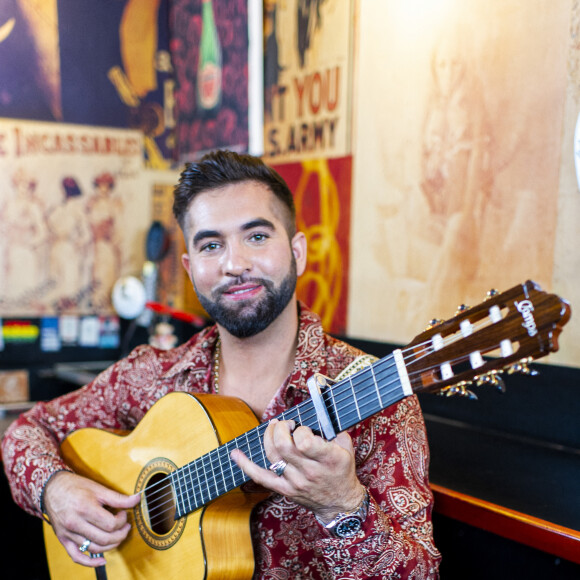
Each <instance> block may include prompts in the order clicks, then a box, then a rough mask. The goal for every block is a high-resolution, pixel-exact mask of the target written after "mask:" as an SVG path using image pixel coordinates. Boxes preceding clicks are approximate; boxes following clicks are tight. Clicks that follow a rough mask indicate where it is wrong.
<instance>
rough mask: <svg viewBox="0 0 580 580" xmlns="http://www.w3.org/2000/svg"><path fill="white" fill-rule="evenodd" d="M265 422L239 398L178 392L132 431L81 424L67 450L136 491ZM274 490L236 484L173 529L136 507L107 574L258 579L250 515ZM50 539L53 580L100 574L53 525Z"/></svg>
mask: <svg viewBox="0 0 580 580" xmlns="http://www.w3.org/2000/svg"><path fill="white" fill-rule="evenodd" d="M257 424H258V422H257V420H256V417H255V416H254V414H253V413H252V411H251V410H250V409H249V408H248V407H247V406H246V405H245V404H244V403H243V402H241V401H240V400H238V399H231V398H228V397H216V396H213V395H190V394H187V393H171V394H169V395H166V396H165V397H163V398H162V399H160V400H159V401H158V402H157V403H156V404H155V405H154V406H153V407H152V408H151V409H150V410H149V412H148V413H147V414H146V415H145V417H144V418H143V420H142V421H141V422H140V423H139V424H138V426H137V427H136V429H135V430H134V431H132V432H130V433H129V434H128V435H125V436H122V435H115V434H112V433H109V432H107V431H102V430H99V429H81V430H79V431H76V432H74V433H72V434H71V435H70V436H69V437H68V438H67V439H66V440H65V441H64V442H63V444H62V447H61V450H62V454H63V457H64V458H65V461H66V462H67V464H68V465H70V467H71V468H72V469H73V470H74V471H75V472H76V473H78V474H80V475H84V476H85V477H88V478H90V479H92V480H94V481H97V482H99V483H102V484H103V485H105V486H107V487H109V488H111V489H115V490H117V491H119V492H121V493H124V494H133V493H135V492H136V491H138V490H139V491H141V490H142V489H143V487H144V486H145V485H146V483H147V478H148V477H149V476H150V475H151V474H152V476H153V477H155V470H156V469H158V468H163V466H167V465H171V464H173V465H174V466H177V467H179V466H182V465H184V464H186V463H188V462H190V461H192V460H194V459H196V458H198V457H200V456H201V455H203V454H205V453H207V452H209V451H211V450H212V449H215V448H216V447H218V446H219V445H221V444H222V443H224V442H226V441H229V440H230V439H233V438H234V437H236V436H238V435H241V434H242V433H244V432H246V431H248V430H249V429H252V428H253V427H255V426H256V425H257ZM160 466H161V467H160ZM158 475H159V473H158ZM266 496H267V494H264V493H251V494H248V493H244V492H242V491H241V490H240V489H234V490H233V491H231V492H229V493H227V494H225V495H223V496H222V497H220V498H218V499H217V500H215V501H213V502H212V503H210V504H209V505H207V506H205V507H204V508H201V509H198V510H196V511H194V512H192V513H191V514H189V515H188V516H187V517H185V518H181V519H180V520H178V521H177V522H176V523H175V525H173V521H172V522H171V525H173V528H172V529H171V530H167V531H166V530H163V531H158V530H152V529H151V528H148V527H147V525H146V524H147V522H144V521H143V518H139V517H138V513H139V512H138V509H137V508H136V509H134V510H129V512H128V515H129V520H130V521H131V524H132V525H131V531H130V532H129V535H128V536H127V538H126V539H125V541H124V542H123V543H122V544H121V545H120V546H119V547H118V548H117V549H115V550H112V551H110V552H107V553H106V554H105V557H106V559H107V566H106V569H107V578H108V579H109V580H129V579H136V578H143V579H145V578H168V579H173V578H192V579H193V580H198V579H199V580H201V579H202V578H207V579H208V580H211V579H212V578H220V579H224V580H227V579H231V580H238V579H240V580H242V579H245V578H251V576H252V574H253V570H254V555H253V550H252V543H251V537H250V529H249V517H250V513H251V510H252V509H253V507H254V506H255V505H256V503H258V502H259V501H261V500H262V499H264V498H265V497H266ZM142 504H143V502H142ZM166 532H167V533H166ZM44 537H45V546H46V552H47V558H48V564H49V569H50V575H51V578H53V579H54V580H57V579H61V578H75V579H77V578H78V579H79V580H84V579H85V578H86V579H87V580H89V579H91V580H92V579H94V578H95V571H94V569H92V568H87V567H84V566H80V565H78V564H75V563H74V562H73V561H72V560H71V559H70V557H69V555H68V554H67V553H66V551H65V549H64V548H63V547H62V545H61V544H60V542H59V541H58V539H57V538H56V535H55V534H54V532H53V530H52V527H51V526H50V525H48V524H46V523H45V524H44Z"/></svg>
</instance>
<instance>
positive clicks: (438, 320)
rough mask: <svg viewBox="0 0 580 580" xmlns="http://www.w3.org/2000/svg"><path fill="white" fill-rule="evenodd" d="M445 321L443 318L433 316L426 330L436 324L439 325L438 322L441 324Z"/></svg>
mask: <svg viewBox="0 0 580 580" xmlns="http://www.w3.org/2000/svg"><path fill="white" fill-rule="evenodd" d="M442 322H443V320H441V319H440V318H432V319H431V320H430V321H429V323H428V324H427V327H426V328H425V330H430V329H431V328H433V327H434V326H437V325H438V324H441V323H442Z"/></svg>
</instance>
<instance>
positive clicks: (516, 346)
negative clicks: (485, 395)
mask: <svg viewBox="0 0 580 580" xmlns="http://www.w3.org/2000/svg"><path fill="white" fill-rule="evenodd" d="M570 314H571V309H570V305H569V304H568V302H566V301H565V300H563V299H562V298H560V297H558V296H556V295H555V294H548V293H546V292H544V291H542V289H541V288H540V287H539V286H538V285H537V284H535V283H534V282H532V281H531V280H528V281H527V282H526V283H525V284H521V285H518V286H514V287H513V288H511V289H510V290H507V291H506V292H502V293H501V294H491V293H490V295H489V296H488V298H487V299H486V300H485V301H484V302H482V303H481V304H479V305H478V306H475V307H473V308H467V309H465V310H462V311H461V312H459V313H458V314H457V315H456V316H455V317H454V318H451V319H450V320H447V321H445V322H437V323H436V324H434V325H433V326H430V327H429V328H428V329H427V330H425V331H424V332H422V333H421V334H419V335H418V336H417V337H416V338H415V339H414V340H413V341H412V342H411V343H410V344H409V345H408V346H407V347H406V348H405V349H404V350H403V353H404V356H405V364H406V367H407V372H408V374H409V379H410V381H411V385H412V387H413V391H415V392H419V391H440V392H441V393H442V394H447V395H455V394H459V395H467V396H472V395H473V394H472V393H471V391H469V390H468V389H467V388H466V387H467V386H469V385H470V384H471V383H475V384H478V385H479V384H485V383H489V384H492V385H496V386H499V387H501V386H502V385H503V381H502V380H501V377H500V373H502V372H503V371H507V372H514V371H518V372H527V373H530V372H531V371H530V370H529V367H528V364H529V362H531V361H532V360H534V359H538V358H541V357H543V356H546V355H547V354H549V353H550V352H554V351H557V350H558V336H559V334H560V332H561V330H562V327H563V326H564V324H566V322H568V320H569V318H570Z"/></svg>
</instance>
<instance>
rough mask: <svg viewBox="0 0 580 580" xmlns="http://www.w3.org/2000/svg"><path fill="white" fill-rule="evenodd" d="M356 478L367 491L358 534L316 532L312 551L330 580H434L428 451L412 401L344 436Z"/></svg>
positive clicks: (436, 555) (437, 557)
mask: <svg viewBox="0 0 580 580" xmlns="http://www.w3.org/2000/svg"><path fill="white" fill-rule="evenodd" d="M350 434H351V437H352V438H353V443H354V445H355V449H356V460H357V473H358V476H359V479H360V481H361V482H362V483H363V485H365V486H366V487H367V489H368V491H369V496H370V505H369V512H368V515H367V518H366V520H365V522H364V525H363V529H362V530H361V531H360V532H359V534H358V535H357V536H355V537H354V538H347V539H337V538H334V537H331V536H330V535H329V534H328V532H326V531H325V530H323V529H322V527H321V539H320V540H319V541H318V542H317V548H318V549H319V550H320V552H321V553H322V555H323V557H324V559H325V561H326V563H327V566H328V569H329V570H330V571H331V572H332V575H333V577H335V578H337V579H338V578H340V579H347V578H352V579H355V578H369V579H371V578H373V579H374V578H376V579H387V578H421V579H435V578H438V567H439V562H440V559H441V557H440V554H439V552H438V550H437V548H436V547H435V545H434V543H433V529H432V521H431V513H432V509H433V495H432V493H431V490H430V488H429V482H428V464H429V449H428V446H427V436H426V431H425V424H424V421H423V417H422V414H421V410H420V407H419V403H418V401H417V399H416V397H415V396H412V397H408V398H406V399H403V400H402V401H400V402H399V403H398V404H396V405H393V406H391V407H389V408H388V409H386V410H385V411H383V412H382V413H381V414H379V415H376V416H374V417H373V418H371V419H369V420H367V421H365V422H363V423H362V424H360V425H359V426H357V427H355V428H354V429H352V430H351V431H350Z"/></svg>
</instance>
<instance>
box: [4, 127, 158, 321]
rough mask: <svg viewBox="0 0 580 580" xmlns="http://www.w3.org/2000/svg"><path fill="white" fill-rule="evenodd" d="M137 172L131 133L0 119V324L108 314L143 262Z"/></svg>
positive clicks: (138, 154)
mask: <svg viewBox="0 0 580 580" xmlns="http://www.w3.org/2000/svg"><path fill="white" fill-rule="evenodd" d="M142 166H143V140H142V135H141V133H140V132H138V131H130V130H118V129H101V128H89V127H82V126H76V125H63V124H54V123H37V122H26V121H14V120H9V119H0V192H1V195H0V316H3V317H14V316H23V315H26V316H31V315H32V316H45V315H53V314H89V313H99V314H107V313H111V312H112V307H111V301H110V293H111V289H112V287H113V284H114V283H115V281H116V280H117V278H119V277H120V276H121V275H123V274H124V273H128V272H134V271H136V270H138V269H139V267H140V265H141V264H142V262H143V249H142V248H143V244H142V240H143V236H144V231H145V229H146V227H147V221H148V218H149V213H148V211H147V210H148V208H146V209H144V207H143V206H145V205H146V204H143V202H142V197H143V193H144V192H143V187H142V186H141V185H140V180H141V179H142V177H141V175H142ZM140 199H141V201H140Z"/></svg>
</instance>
